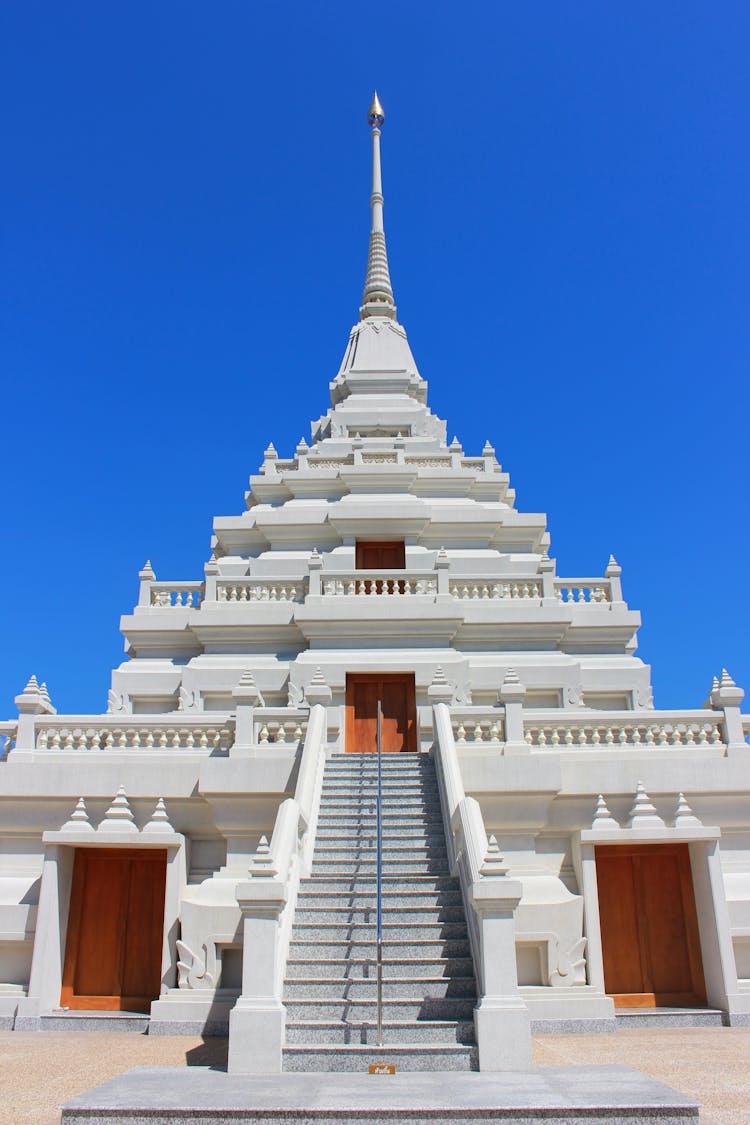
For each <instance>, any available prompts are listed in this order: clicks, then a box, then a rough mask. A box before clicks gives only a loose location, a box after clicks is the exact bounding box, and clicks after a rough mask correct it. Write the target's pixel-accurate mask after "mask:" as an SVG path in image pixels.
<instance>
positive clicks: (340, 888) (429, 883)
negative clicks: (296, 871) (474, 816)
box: [300, 872, 460, 894]
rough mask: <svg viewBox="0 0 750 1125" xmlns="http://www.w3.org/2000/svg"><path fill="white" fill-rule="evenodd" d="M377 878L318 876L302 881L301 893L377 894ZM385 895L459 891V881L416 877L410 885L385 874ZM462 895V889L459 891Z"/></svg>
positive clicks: (446, 876) (449, 877)
mask: <svg viewBox="0 0 750 1125" xmlns="http://www.w3.org/2000/svg"><path fill="white" fill-rule="evenodd" d="M376 882H377V880H376V878H375V876H374V875H371V874H366V875H357V874H355V875H351V874H349V875H346V874H345V875H341V876H331V875H316V876H314V877H312V876H311V877H309V878H307V879H302V880H301V881H300V891H302V892H307V891H309V892H310V893H311V894H313V893H316V892H318V891H335V892H339V893H343V892H346V891H365V892H372V893H374V892H375V886H376ZM382 888H383V893H384V894H387V893H388V892H399V893H402V892H404V891H412V890H413V891H442V890H456V889H459V886H458V880H457V879H456V878H455V876H453V875H414V876H412V877H411V878H410V879H409V881H408V883H404V881H403V879H400V878H399V877H398V876H397V875H390V874H389V873H388V872H384V873H383V879H382ZM459 893H460V889H459Z"/></svg>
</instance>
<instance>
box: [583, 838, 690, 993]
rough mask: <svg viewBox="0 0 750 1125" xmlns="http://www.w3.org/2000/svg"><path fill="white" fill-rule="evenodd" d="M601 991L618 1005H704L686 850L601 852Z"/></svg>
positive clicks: (608, 849)
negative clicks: (602, 964)
mask: <svg viewBox="0 0 750 1125" xmlns="http://www.w3.org/2000/svg"><path fill="white" fill-rule="evenodd" d="M596 877H597V883H598V887H599V919H600V923H601V932H602V955H603V959H604V986H605V988H606V991H607V993H608V994H609V995H610V996H613V997H614V999H615V1003H616V1004H618V1005H619V1006H621V1007H653V1006H655V1005H665V1006H681V1005H688V1006H691V1005H696V1004H697V1005H700V1004H705V1002H706V987H705V982H704V978H703V963H702V960H701V951H700V936H699V933H698V916H697V913H696V909H695V894H694V892H693V879H692V872H691V870H690V854H689V852H688V846H687V844H654V845H640V846H638V845H633V846H632V847H629V846H627V845H626V846H619V845H612V846H608V847H599V848H597V849H596Z"/></svg>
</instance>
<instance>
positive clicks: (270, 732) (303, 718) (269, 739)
mask: <svg viewBox="0 0 750 1125" xmlns="http://www.w3.org/2000/svg"><path fill="white" fill-rule="evenodd" d="M308 721H309V719H308V712H307V708H304V709H303V708H301V707H256V708H255V710H254V711H253V732H254V737H253V741H254V742H256V743H258V744H260V745H261V746H264V745H267V744H268V743H275V744H279V745H283V744H286V745H292V744H293V743H295V742H300V741H301V740H302V739H303V738H304V737H305V735H306V734H307V729H308Z"/></svg>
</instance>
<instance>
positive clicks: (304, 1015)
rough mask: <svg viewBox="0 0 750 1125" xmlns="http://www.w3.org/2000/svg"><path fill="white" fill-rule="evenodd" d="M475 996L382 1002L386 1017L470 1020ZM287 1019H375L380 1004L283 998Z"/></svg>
mask: <svg viewBox="0 0 750 1125" xmlns="http://www.w3.org/2000/svg"><path fill="white" fill-rule="evenodd" d="M476 1004H477V1001H476V997H475V996H425V997H417V996H415V997H391V998H390V999H388V1000H384V1001H383V1019H384V1020H410V1021H416V1020H419V1021H422V1020H425V1021H430V1020H471V1019H473V1018H474V1008H475V1007H476ZM284 1007H285V1008H286V1018H287V1019H288V1020H291V1021H296V1020H354V1021H355V1022H358V1023H361V1022H363V1021H364V1022H372V1023H374V1022H375V1021H376V1020H377V1018H378V1005H377V1002H376V1001H375V999H374V997H373V999H371V1000H370V999H366V998H359V999H356V1000H348V999H345V998H342V997H338V998H332V999H330V1000H324V999H319V998H310V997H308V998H307V999H304V1000H303V999H294V1000H288V999H287V998H286V997H285V998H284Z"/></svg>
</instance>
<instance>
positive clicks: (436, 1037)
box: [286, 1020, 475, 1045]
mask: <svg viewBox="0 0 750 1125" xmlns="http://www.w3.org/2000/svg"><path fill="white" fill-rule="evenodd" d="M382 1031H383V1043H384V1044H386V1045H388V1044H396V1043H399V1044H409V1043H463V1044H467V1043H468V1044H473V1043H474V1035H475V1032H474V1022H473V1020H430V1021H429V1022H428V1021H425V1020H422V1021H419V1020H389V1021H388V1022H387V1023H385V1022H384V1023H383V1025H382ZM286 1041H287V1043H290V1044H296V1043H340V1044H342V1045H346V1044H350V1043H352V1044H365V1043H367V1044H376V1043H377V1041H378V1029H377V1023H368V1022H367V1021H366V1020H365V1021H360V1022H354V1021H353V1020H328V1021H326V1020H297V1021H296V1022H294V1023H291V1022H290V1021H289V1020H287V1024H286Z"/></svg>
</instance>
